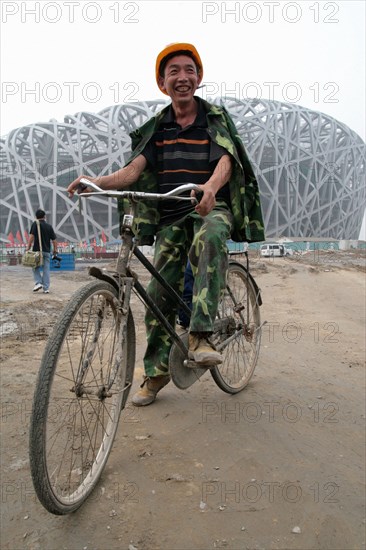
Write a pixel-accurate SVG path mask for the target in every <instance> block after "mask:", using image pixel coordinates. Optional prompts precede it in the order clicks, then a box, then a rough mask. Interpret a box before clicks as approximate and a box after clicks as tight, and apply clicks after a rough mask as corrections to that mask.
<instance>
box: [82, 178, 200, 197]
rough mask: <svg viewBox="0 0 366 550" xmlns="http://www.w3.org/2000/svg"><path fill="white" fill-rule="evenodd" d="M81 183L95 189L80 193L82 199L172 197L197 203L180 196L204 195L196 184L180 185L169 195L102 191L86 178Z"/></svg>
mask: <svg viewBox="0 0 366 550" xmlns="http://www.w3.org/2000/svg"><path fill="white" fill-rule="evenodd" d="M80 183H81V184H82V185H85V186H86V187H91V188H92V189H94V191H93V192H92V193H78V195H79V196H80V197H90V196H92V195H104V196H107V197H115V198H122V199H123V198H125V199H131V200H135V199H155V200H166V199H171V198H172V197H173V198H175V199H178V200H181V201H196V202H198V201H197V199H196V198H195V197H181V196H180V195H181V194H182V193H185V192H186V191H199V192H200V193H202V191H201V189H200V188H199V187H198V185H196V184H195V183H185V184H183V185H180V186H179V187H177V188H176V189H172V190H171V191H168V193H145V192H144V191H117V190H112V191H107V190H104V189H101V188H100V187H99V186H98V185H96V184H95V183H93V182H92V181H89V180H88V179H86V178H81V180H80Z"/></svg>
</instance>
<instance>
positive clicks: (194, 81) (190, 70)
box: [160, 55, 201, 104]
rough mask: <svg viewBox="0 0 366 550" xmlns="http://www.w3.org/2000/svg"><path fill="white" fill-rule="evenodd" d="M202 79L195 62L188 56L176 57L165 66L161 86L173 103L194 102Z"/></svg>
mask: <svg viewBox="0 0 366 550" xmlns="http://www.w3.org/2000/svg"><path fill="white" fill-rule="evenodd" d="M200 82H201V78H200V76H199V75H198V72H197V67H196V64H195V62H194V61H193V59H192V58H191V57H189V56H188V55H176V56H174V57H172V58H171V59H169V61H168V62H167V64H166V66H165V70H164V76H161V77H160V85H161V87H162V88H164V90H165V91H166V92H167V94H168V95H169V96H170V98H171V99H172V101H173V102H177V103H180V104H182V103H186V102H189V101H191V100H192V98H193V95H194V93H195V91H196V90H197V88H198V86H199V84H200Z"/></svg>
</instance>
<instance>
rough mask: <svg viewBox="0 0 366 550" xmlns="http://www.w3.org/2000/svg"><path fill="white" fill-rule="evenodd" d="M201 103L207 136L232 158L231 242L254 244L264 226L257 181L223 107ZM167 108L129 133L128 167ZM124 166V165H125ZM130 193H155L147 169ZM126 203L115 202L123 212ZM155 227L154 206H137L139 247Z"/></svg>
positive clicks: (149, 239) (153, 179)
mask: <svg viewBox="0 0 366 550" xmlns="http://www.w3.org/2000/svg"><path fill="white" fill-rule="evenodd" d="M202 101H203V104H204V108H205V110H206V117H207V124H208V134H209V135H210V137H211V139H212V140H213V141H215V142H216V143H217V144H218V145H221V146H222V147H224V148H225V149H226V150H227V151H228V153H230V155H231V156H232V158H233V159H234V163H233V171H232V175H231V178H230V181H229V189H230V200H231V209H232V212H233V215H234V228H233V232H232V235H231V238H232V239H233V240H234V241H237V242H242V241H248V242H258V241H264V240H265V234H264V223H263V218H262V210H261V204H260V196H259V188H258V182H257V180H256V177H255V175H254V172H253V169H252V166H251V164H250V161H249V159H248V156H247V154H246V152H245V149H244V145H243V143H242V141H241V139H240V136H239V134H238V133H237V130H236V128H235V125H234V123H233V121H232V119H231V117H230V115H229V114H228V113H227V111H226V110H225V108H224V107H222V106H217V105H212V104H210V103H208V102H207V101H204V100H202ZM168 108H169V105H168V106H167V107H165V108H164V109H163V110H162V111H160V112H159V113H157V114H156V115H155V116H154V117H152V118H151V119H149V120H148V121H147V122H146V123H145V124H143V126H141V127H140V128H138V129H137V130H135V131H134V132H132V133H131V134H130V137H131V140H132V154H131V156H130V158H129V160H128V162H127V164H129V163H130V162H131V161H132V160H133V159H134V158H136V157H137V156H138V155H139V154H140V153H141V152H142V151H143V150H144V148H145V146H146V144H147V143H148V141H149V140H150V139H151V137H152V136H153V134H154V133H155V131H156V129H157V128H158V126H159V123H160V121H161V119H162V118H163V116H164V115H165V113H166V111H167V110H168ZM127 164H126V165H127ZM130 189H131V190H136V191H145V192H149V193H157V192H158V189H157V180H156V177H155V175H154V174H153V172H152V171H151V170H149V169H148V168H147V169H146V170H144V172H143V173H142V174H141V176H140V178H139V180H138V181H137V182H136V183H134V184H133V185H131V186H130ZM125 208H126V203H125V202H124V201H119V210H120V213H121V214H122V213H123V212H125ZM158 224H159V212H158V208H157V203H156V202H154V201H148V202H147V203H146V204H144V203H143V202H140V203H139V207H138V212H137V216H136V217H135V228H134V229H135V234H136V235H138V237H139V240H140V244H152V243H153V241H154V235H155V233H156V230H157V226H158Z"/></svg>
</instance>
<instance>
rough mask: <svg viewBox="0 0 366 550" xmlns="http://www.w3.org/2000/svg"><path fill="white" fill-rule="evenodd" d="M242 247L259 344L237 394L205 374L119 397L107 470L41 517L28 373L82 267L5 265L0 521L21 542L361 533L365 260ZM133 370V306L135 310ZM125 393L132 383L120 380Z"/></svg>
mask: <svg viewBox="0 0 366 550" xmlns="http://www.w3.org/2000/svg"><path fill="white" fill-rule="evenodd" d="M353 260H354V256H350V255H349V254H347V253H340V252H339V253H337V254H333V255H332V257H329V256H324V257H322V256H321V255H319V256H318V257H316V258H314V257H308V258H303V257H302V258H301V259H300V258H294V257H291V258H288V259H275V260H260V259H258V258H255V259H254V261H253V262H252V266H253V274H254V276H255V278H256V280H257V282H258V284H259V286H260V288H261V290H262V297H263V306H262V308H261V317H262V320H267V324H266V325H265V326H264V327H263V335H262V347H261V352H260V357H259V362H258V365H257V368H256V371H255V375H254V377H253V379H252V381H251V383H250V385H249V386H248V387H247V388H246V389H245V390H244V391H243V392H242V393H240V394H237V395H236V396H230V395H227V394H225V393H223V392H222V391H221V390H220V389H219V388H218V387H217V386H216V385H215V383H214V382H213V380H212V378H211V377H210V374H209V373H207V374H205V375H204V377H203V378H201V380H200V381H199V382H197V383H196V384H195V385H193V386H192V387H191V388H190V389H188V390H186V391H181V390H179V389H178V388H176V387H175V386H173V385H172V384H169V385H168V386H167V387H166V388H165V389H164V390H163V391H162V393H161V394H160V395H161V397H160V396H159V399H158V400H157V401H156V403H155V404H153V405H152V406H150V407H147V408H143V409H136V408H133V407H132V406H131V405H128V406H127V409H126V411H125V412H124V415H123V419H122V422H121V423H120V426H119V430H118V436H117V439H116V441H115V444H114V447H113V450H112V454H111V456H110V458H109V461H108V464H107V467H106V470H105V472H104V474H103V476H102V479H101V481H100V483H99V485H98V487H97V489H96V490H95V492H94V494H93V495H92V497H91V498H90V499H89V500H88V501H87V502H86V503H85V504H84V505H83V507H82V508H81V509H80V510H79V511H77V512H76V513H75V514H73V515H70V516H66V517H57V516H52V515H50V514H49V513H48V512H46V511H45V510H44V509H43V508H42V506H41V505H40V504H39V502H38V500H37V498H36V496H35V494H34V491H33V486H32V482H31V478H30V472H29V460H28V430H29V418H30V412H31V403H32V397H33V388H34V383H35V378H36V374H37V371H38V367H39V363H40V359H41V355H42V352H43V349H44V346H45V341H46V336H47V334H48V333H49V330H50V327H51V326H52V324H53V323H54V321H55V319H56V317H57V314H58V312H59V311H60V308H61V307H62V306H63V305H64V304H65V303H66V301H67V300H68V298H69V297H70V295H71V293H72V292H73V291H74V290H75V289H77V288H78V287H80V286H81V285H82V284H84V282H85V280H86V279H87V278H88V276H87V266H84V265H83V266H81V267H78V269H77V270H76V271H75V272H59V273H53V274H52V280H51V292H50V294H49V295H39V294H36V295H34V294H32V287H33V284H32V280H31V273H30V271H28V270H27V269H25V268H22V267H10V266H9V267H3V268H1V321H2V335H3V337H2V348H1V352H2V366H1V388H2V390H1V401H2V418H1V420H2V422H1V428H2V451H1V452H2V455H1V456H2V460H1V468H2V479H1V493H2V495H1V500H2V502H1V506H2V534H1V547H2V549H3V550H18V549H23V548H24V549H34V550H35V549H42V550H43V549H47V550H51V549H55V550H56V549H57V550H59V549H70V550H74V549H75V550H83V549H87V550H89V549H98V550H101V549H106V548H108V549H117V548H118V549H123V550H134V549H138V550H155V549H162V550H183V549H184V550H196V549H197V550H206V549H214V548H227V549H233V550H234V549H281V550H282V549H301V550H305V549H306V550H308V549H322V550H324V549H332V550H336V549H339V550H345V549H347V550H348V549H349V550H351V549H357V550H358V549H361V548H364V546H365V520H364V517H365V510H364V505H365V490H364V465H365V456H364V450H365V432H364V423H365V406H364V398H365V385H364V382H365V334H364V330H365V260H364V258H363V259H362V258H361V259H360V258H359V257H357V258H356V261H353ZM137 325H138V326H137V328H138V343H139V347H138V361H137V370H136V375H135V382H134V388H133V390H132V393H133V391H134V390H135V389H136V388H137V386H138V383H139V381H140V379H141V376H142V364H141V358H142V355H143V351H144V328H143V323H142V312H140V313H138V315H137ZM132 393H131V395H132Z"/></svg>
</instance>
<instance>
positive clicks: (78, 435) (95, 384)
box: [30, 281, 135, 515]
mask: <svg viewBox="0 0 366 550" xmlns="http://www.w3.org/2000/svg"><path fill="white" fill-rule="evenodd" d="M125 321H126V319H125V318H124V317H123V316H122V314H121V311H120V308H119V301H118V293H117V290H116V288H115V287H114V286H113V285H112V284H110V283H108V282H105V281H93V282H91V283H89V284H88V285H87V286H85V287H84V288H83V289H81V290H78V291H77V292H76V293H75V294H74V295H73V297H72V298H71V300H70V302H69V304H68V305H67V306H66V307H65V309H64V310H63V312H62V313H61V316H60V319H59V321H58V323H57V324H56V325H55V327H54V330H53V332H52V334H51V336H50V338H49V340H48V343H47V346H46V348H45V351H44V354H43V358H42V362H41V367H40V371H39V376H38V381H37V385H36V389H35V394H34V402H33V410H32V417H31V428H30V466H31V473H32V479H33V484H34V487H35V490H36V493H37V495H38V498H39V500H40V502H41V503H42V504H43V506H44V507H45V508H46V509H47V510H48V511H49V512H51V513H54V514H59V515H60V514H67V513H69V512H73V511H75V510H76V509H77V508H79V506H80V505H81V504H82V503H83V502H84V500H85V499H86V498H87V497H88V496H89V494H90V493H91V491H92V490H93V488H94V487H95V485H96V483H97V481H98V479H99V477H100V475H101V473H102V471H103V468H104V466H105V464H106V461H107V458H108V455H109V453H110V451H111V448H112V444H113V440H114V437H115V434H116V430H117V426H118V421H119V417H120V412H121V409H122V408H123V407H124V405H125V403H126V400H127V396H128V392H129V389H130V386H131V384H132V377H133V370H134V363H135V327H134V321H133V317H132V313H131V312H130V313H129V315H128V317H127V322H125Z"/></svg>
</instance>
